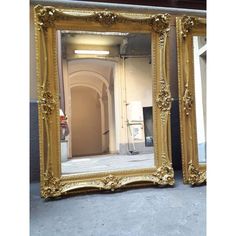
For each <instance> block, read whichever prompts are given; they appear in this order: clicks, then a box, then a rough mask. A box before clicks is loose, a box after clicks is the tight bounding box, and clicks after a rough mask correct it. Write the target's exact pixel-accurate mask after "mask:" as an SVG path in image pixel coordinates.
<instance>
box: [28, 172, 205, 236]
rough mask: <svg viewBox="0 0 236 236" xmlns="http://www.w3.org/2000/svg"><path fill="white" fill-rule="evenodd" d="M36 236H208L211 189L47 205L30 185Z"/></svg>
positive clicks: (179, 188)
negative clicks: (207, 211)
mask: <svg viewBox="0 0 236 236" xmlns="http://www.w3.org/2000/svg"><path fill="white" fill-rule="evenodd" d="M30 189H31V193H30V194H31V201H30V205H31V207H30V216H31V217H30V235H31V236H177V235H180V236H205V235H206V187H205V186H200V187H194V188H193V187H190V186H189V185H183V183H182V179H181V176H180V174H179V173H178V174H177V176H176V185H175V187H173V188H156V187H148V188H140V189H130V190H124V191H122V192H115V193H95V194H89V195H77V196H71V197H68V198H64V199H60V200H54V201H44V200H43V199H41V198H40V196H39V184H38V183H32V184H31V188H30Z"/></svg>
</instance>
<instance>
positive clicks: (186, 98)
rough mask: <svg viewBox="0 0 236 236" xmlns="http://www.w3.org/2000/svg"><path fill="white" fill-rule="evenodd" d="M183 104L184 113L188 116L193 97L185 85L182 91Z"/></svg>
mask: <svg viewBox="0 0 236 236" xmlns="http://www.w3.org/2000/svg"><path fill="white" fill-rule="evenodd" d="M183 104H184V112H185V115H186V116H189V114H190V111H191V109H192V104H193V98H192V94H191V92H190V91H189V89H188V87H187V86H186V87H185V91H184V96H183Z"/></svg>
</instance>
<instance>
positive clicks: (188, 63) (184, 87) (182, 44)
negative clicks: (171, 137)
mask: <svg viewBox="0 0 236 236" xmlns="http://www.w3.org/2000/svg"><path fill="white" fill-rule="evenodd" d="M176 27H177V46H178V77H179V106H180V127H181V145H182V166H183V178H184V183H186V184H191V185H199V184H203V183H205V182H206V160H205V159H204V161H202V162H201V161H200V155H201V153H203V154H204V158H206V157H205V156H206V147H205V146H206V141H205V128H204V126H205V110H204V109H205V102H206V100H205V87H206V86H205V85H204V86H203V84H206V76H205V72H204V76H203V75H200V73H199V74H196V73H197V70H199V71H200V69H202V68H200V69H199V68H197V65H196V64H197V63H196V55H195V54H196V53H195V51H196V50H195V48H196V46H195V42H196V41H197V42H196V43H198V41H199V42H200V41H204V44H203V47H202V48H200V49H201V50H202V51H203V49H204V52H201V54H202V55H203V54H204V55H203V57H204V69H205V66H206V19H205V18H198V17H192V16H183V17H177V19H176ZM200 49H199V50H200ZM202 55H200V54H199V53H198V55H197V57H199V58H200V57H201V56H202ZM199 60H200V59H199ZM199 65H200V63H199ZM202 70H203V69H202ZM197 80H198V81H200V83H202V86H203V87H202V88H201V89H199V90H197V86H198V85H197V84H196V83H197ZM200 90H201V91H200ZM202 93H203V94H204V96H203V95H202ZM199 97H200V100H201V103H199V102H198V101H197V99H198V98H199ZM197 102H198V103H197ZM199 104H200V105H199ZM199 110H202V111H200V112H202V113H204V115H203V114H202V117H203V116H204V118H202V120H201V121H202V130H199V124H197V122H199V118H198V116H199V114H197V113H199ZM200 133H203V135H202V136H203V138H204V148H203V147H202V149H201V148H200V144H199V142H200V141H199V140H198V139H200V138H199V135H200Z"/></svg>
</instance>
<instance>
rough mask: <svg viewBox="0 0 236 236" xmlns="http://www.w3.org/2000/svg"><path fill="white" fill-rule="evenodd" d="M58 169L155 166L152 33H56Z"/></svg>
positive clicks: (65, 171)
mask: <svg viewBox="0 0 236 236" xmlns="http://www.w3.org/2000/svg"><path fill="white" fill-rule="evenodd" d="M57 45H58V67H59V68H58V69H59V70H58V71H59V76H58V78H59V80H60V81H59V87H60V88H59V91H60V95H59V97H60V122H61V172H62V174H63V175H65V174H79V173H88V172H93V173H94V172H103V171H106V172H107V171H116V170H126V169H140V168H141V169H143V168H150V167H154V149H153V148H154V147H153V119H152V62H151V34H150V33H129V32H94V31H91V32H90V31H68V30H67V31H65V30H63V31H57Z"/></svg>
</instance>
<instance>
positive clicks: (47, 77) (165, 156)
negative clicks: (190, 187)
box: [35, 5, 174, 198]
mask: <svg viewBox="0 0 236 236" xmlns="http://www.w3.org/2000/svg"><path fill="white" fill-rule="evenodd" d="M169 22H170V16H169V15H168V14H157V15H149V14H134V13H123V12H109V11H106V10H105V11H96V12H95V11H85V10H78V9H57V8H54V7H50V6H49V7H48V6H39V5H37V6H36V7H35V28H36V30H35V31H36V47H37V48H36V50H37V54H36V55H37V78H38V99H39V103H38V104H39V106H38V107H39V134H40V182H41V196H42V197H43V198H51V197H58V196H62V195H65V194H70V193H75V192H76V193H77V192H87V191H93V190H96V189H97V190H111V191H114V190H116V189H119V188H123V187H128V186H136V185H147V184H157V185H162V186H164V185H173V184H174V172H173V169H172V162H171V141H170V109H171V101H172V98H171V94H170V89H169V74H168V63H167V61H168V43H167V39H168V32H169ZM58 30H75V31H76V30H83V31H105V32H109V31H110V32H136V33H139V32H142V33H149V34H151V44H152V50H151V51H152V53H151V54H152V58H151V60H152V77H153V79H152V80H153V84H152V94H153V98H152V99H153V132H154V134H153V137H154V138H153V143H154V159H155V161H154V163H155V165H154V166H153V168H143V169H137V170H134V169H133V170H121V171H108V172H100V173H85V174H73V175H62V174H61V164H60V155H61V153H60V152H61V151H60V118H59V117H60V116H59V109H60V104H59V89H58V87H59V82H58V73H59V72H58V59H57V58H58V55H57V53H58V52H57V42H56V41H57V38H56V32H57V31H58Z"/></svg>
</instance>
